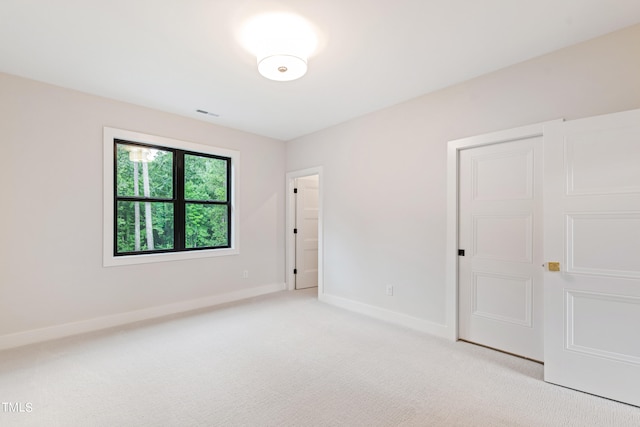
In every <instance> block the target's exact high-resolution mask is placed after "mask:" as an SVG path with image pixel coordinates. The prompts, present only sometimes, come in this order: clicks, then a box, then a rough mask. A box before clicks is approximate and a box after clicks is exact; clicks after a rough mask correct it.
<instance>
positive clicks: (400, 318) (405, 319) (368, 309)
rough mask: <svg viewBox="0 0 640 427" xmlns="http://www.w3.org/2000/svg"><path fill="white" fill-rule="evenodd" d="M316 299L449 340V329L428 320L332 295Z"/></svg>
mask: <svg viewBox="0 0 640 427" xmlns="http://www.w3.org/2000/svg"><path fill="white" fill-rule="evenodd" d="M318 299H319V300H320V301H322V302H325V303H327V304H331V305H334V306H336V307H340V308H344V309H345V310H349V311H353V312H356V313H360V314H364V315H365V316H369V317H373V318H376V319H379V320H383V321H385V322H389V323H393V324H396V325H400V326H404V327H407V328H409V329H414V330H417V331H420V332H425V333H427V334H430V335H435V336H438V337H441V338H446V339H450V338H451V337H450V335H451V334H450V333H449V328H447V326H446V325H440V324H438V323H434V322H430V321H428V320H424V319H418V318H417V317H412V316H408V315H406V314H402V313H398V312H395V311H391V310H386V309H384V308H380V307H376V306H373V305H369V304H364V303H361V302H358V301H353V300H350V299H347V298H342V297H337V296H333V295H327V294H321V295H318Z"/></svg>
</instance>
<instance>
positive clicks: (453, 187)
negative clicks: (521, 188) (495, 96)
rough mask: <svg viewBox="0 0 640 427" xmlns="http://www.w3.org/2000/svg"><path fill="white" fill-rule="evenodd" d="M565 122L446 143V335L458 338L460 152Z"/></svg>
mask: <svg viewBox="0 0 640 427" xmlns="http://www.w3.org/2000/svg"><path fill="white" fill-rule="evenodd" d="M562 120H563V119H558V120H552V121H549V122H542V123H536V124H533V125H528V126H522V127H517V128H513V129H508V130H503V131H499V132H492V133H487V134H484V135H478V136H472V137H468V138H462V139H456V140H452V141H449V142H448V143H447V245H446V247H447V255H446V269H447V271H446V277H447V284H446V296H445V301H446V321H447V325H446V336H447V337H449V339H451V340H452V341H457V340H458V338H459V336H458V208H459V206H458V190H459V184H458V176H459V170H458V169H459V158H460V151H461V150H466V149H469V148H475V147H480V146H483V145H491V144H500V143H504V142H509V141H517V140H520V139H528V138H535V137H540V136H543V135H544V127H545V126H546V125H548V124H551V123H557V122H559V121H562Z"/></svg>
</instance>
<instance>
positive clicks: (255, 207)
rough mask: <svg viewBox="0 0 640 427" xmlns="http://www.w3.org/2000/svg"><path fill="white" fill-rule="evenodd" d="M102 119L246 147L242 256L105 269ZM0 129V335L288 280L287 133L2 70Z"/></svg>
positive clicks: (184, 137)
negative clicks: (228, 124)
mask: <svg viewBox="0 0 640 427" xmlns="http://www.w3.org/2000/svg"><path fill="white" fill-rule="evenodd" d="M104 126H110V127H116V128H120V129H127V130H133V131H138V132H142V133H147V134H152V135H159V136H163V137H168V138H174V139H180V140H184V141H190V142H195V143H200V144H208V145H213V146H217V147H224V148H230V149H234V150H239V151H240V155H241V175H240V187H239V188H240V215H241V217H240V229H241V231H240V251H241V253H240V255H238V256H229V257H218V258H206V259H197V260H189V261H175V262H165V263H154V264H143V265H135V266H124V267H109V268H104V267H102V198H103V195H102V162H103V159H102V144H103V143H102V140H103V136H102V132H103V127H104ZM0 138H1V146H2V155H1V156H0V174H1V175H0V186H1V188H2V193H1V198H2V209H0V236H1V241H0V251H1V252H0V262H1V268H0V341H1V338H2V336H3V335H4V336H6V335H7V334H12V333H16V332H23V331H28V330H32V329H37V328H43V327H48V326H55V325H60V324H65V323H69V322H78V321H82V320H87V319H92V318H99V317H103V316H113V315H118V314H121V313H127V312H130V311H134V310H140V309H147V308H151V307H158V306H163V305H166V304H175V303H179V302H181V301H182V302H183V301H190V300H194V299H200V298H208V297H211V296H215V295H226V294H228V293H230V292H237V291H242V290H251V289H254V288H258V287H261V286H264V285H276V284H280V285H282V284H283V283H284V267H283V265H284V178H283V175H284V158H285V155H284V149H285V146H284V143H283V142H281V141H275V140H271V139H268V138H263V137H259V136H255V135H251V134H247V133H243V132H239V131H235V130H231V129H227V128H223V127H219V126H215V125H211V124H207V123H205V122H201V121H198V120H192V119H188V118H184V117H180V116H176V115H172V114H166V113H161V112H158V111H154V110H150V109H146V108H141V107H136V106H133V105H130V104H125V103H121V102H115V101H111V100H108V99H104V98H99V97H95V96H90V95H86V94H82V93H79V92H75V91H71V90H66V89H61V88H58V87H54V86H50V85H45V84H41V83H37V82H34V81H31V80H26V79H22V78H18V77H13V76H9V75H6V74H0ZM245 269H246V270H249V278H248V279H241V271H242V270H245ZM0 344H1V343H0Z"/></svg>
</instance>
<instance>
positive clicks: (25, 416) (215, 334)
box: [0, 290, 640, 426]
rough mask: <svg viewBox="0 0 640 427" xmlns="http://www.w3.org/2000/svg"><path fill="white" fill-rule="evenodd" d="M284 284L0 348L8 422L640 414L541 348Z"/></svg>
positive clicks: (541, 420)
mask: <svg viewBox="0 0 640 427" xmlns="http://www.w3.org/2000/svg"><path fill="white" fill-rule="evenodd" d="M314 292H315V290H310V291H296V292H282V293H279V294H275V295H270V296H266V297H261V298H256V299H253V300H250V301H245V302H242V303H236V304H231V305H227V306H223V307H219V308H216V309H211V310H206V311H199V312H194V313H191V314H189V315H183V316H174V317H171V318H165V319H162V320H161V321H153V322H145V323H139V324H136V325H130V326H128V327H124V328H118V329H112V330H109V331H104V332H99V333H93V334H87V335H84V336H81V337H74V338H68V339H64V340H58V341H54V342H49V343H43V344H38V345H33V346H29V347H23V348H19V349H13V350H8V351H4V352H1V353H0V400H1V401H2V402H20V403H27V402H29V403H31V405H32V411H31V412H23V413H12V412H5V411H3V409H2V407H0V425H2V426H639V425H640V408H637V407H633V406H628V405H624V404H621V403H617V402H613V401H609V400H606V399H601V398H598V397H595V396H591V395H588V394H583V393H579V392H576V391H572V390H568V389H564V388H561V387H557V386H553V385H550V384H546V383H544V382H543V381H542V366H541V365H540V364H537V363H535V362H531V361H527V360H523V359H519V358H516V357H513V356H509V355H506V354H502V353H499V352H495V351H492V350H488V349H485V348H482V347H477V346H474V345H471V344H467V343H462V342H459V343H453V342H448V341H446V340H442V339H438V338H434V337H431V336H428V335H424V334H421V333H418V332H414V331H411V330H407V329H403V328H400V327H396V326H393V325H389V324H385V323H383V322H379V321H376V320H373V319H369V318H367V317H363V316H360V315H357V314H354V313H350V312H347V311H343V310H340V309H337V308H334V307H331V306H328V305H325V304H322V303H320V302H318V301H317V300H316V299H315V295H314Z"/></svg>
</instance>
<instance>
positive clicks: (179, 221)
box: [173, 150, 186, 251]
mask: <svg viewBox="0 0 640 427" xmlns="http://www.w3.org/2000/svg"><path fill="white" fill-rule="evenodd" d="M175 159H176V165H175V172H174V177H175V183H174V188H175V189H176V193H175V194H174V200H175V207H174V210H173V212H174V217H175V222H174V225H173V226H174V232H175V239H174V242H175V249H176V251H183V250H184V247H185V240H186V230H185V202H184V151H182V150H176V151H175Z"/></svg>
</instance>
